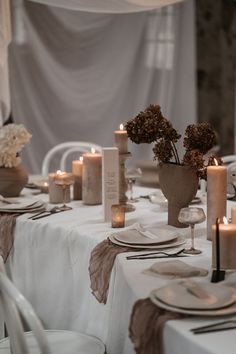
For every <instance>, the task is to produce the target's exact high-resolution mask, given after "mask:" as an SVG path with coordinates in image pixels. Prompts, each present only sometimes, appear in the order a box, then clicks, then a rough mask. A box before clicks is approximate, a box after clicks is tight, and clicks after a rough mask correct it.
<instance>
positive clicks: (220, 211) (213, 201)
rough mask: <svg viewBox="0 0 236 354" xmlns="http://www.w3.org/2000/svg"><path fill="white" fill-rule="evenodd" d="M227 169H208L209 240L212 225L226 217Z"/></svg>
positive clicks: (220, 167)
mask: <svg viewBox="0 0 236 354" xmlns="http://www.w3.org/2000/svg"><path fill="white" fill-rule="evenodd" d="M216 163H217V161H216ZM226 186H227V168H226V167H225V166H217V165H216V166H208V167H207V239H208V240H212V225H213V224H215V222H216V218H219V219H220V220H221V221H222V220H223V216H224V215H226V193H227V190H226Z"/></svg>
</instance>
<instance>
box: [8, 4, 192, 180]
mask: <svg viewBox="0 0 236 354" xmlns="http://www.w3.org/2000/svg"><path fill="white" fill-rule="evenodd" d="M21 1H22V6H21V9H20V11H19V0H17V1H16V0H15V1H14V2H13V5H14V6H13V30H14V39H13V42H12V43H11V46H10V52H9V57H10V84H11V102H12V111H13V117H14V120H15V121H16V122H17V123H24V124H25V126H26V127H27V128H28V130H29V131H30V132H31V133H32V134H33V138H32V139H31V142H30V143H29V144H28V145H27V146H26V147H25V149H24V150H23V153H22V156H23V162H24V165H25V166H26V167H27V168H28V170H29V172H30V173H39V172H40V168H41V162H42V158H43V156H44V155H45V153H46V152H47V151H48V149H49V148H51V147H52V146H54V145H55V144H57V143H60V142H63V141H69V140H87V141H92V142H94V143H97V144H100V145H102V146H112V145H113V141H114V139H113V131H114V130H115V129H117V128H118V126H119V124H120V123H122V122H126V121H127V120H128V119H130V118H132V117H133V116H134V115H136V114H137V113H138V112H139V111H140V110H143V109H144V108H145V107H146V106H147V105H149V104H150V103H155V104H157V103H158V104H160V105H161V107H162V111H163V114H164V115H165V116H166V117H167V118H169V119H170V120H172V122H173V124H174V126H175V127H176V128H177V129H178V130H179V131H180V132H183V131H184V129H185V127H186V125H187V124H189V123H191V122H194V121H195V120H196V102H195V43H194V3H193V0H188V1H185V2H181V3H179V4H176V5H173V6H167V7H163V8H161V9H159V10H152V11H143V12H139V13H129V14H128V13H127V14H102V13H89V12H83V11H73V10H70V9H63V8H60V7H55V6H47V5H44V4H39V3H35V2H31V1H27V0H25V1H24V0H21ZM51 1H52V0H51ZM71 2H72V1H71ZM88 3H89V2H88ZM90 3H92V2H91V1H90ZM130 151H131V152H132V154H133V159H132V160H133V161H135V160H136V159H144V158H145V159H146V158H148V159H150V160H152V151H151V146H150V145H148V146H144V145H142V146H137V145H134V144H132V143H130Z"/></svg>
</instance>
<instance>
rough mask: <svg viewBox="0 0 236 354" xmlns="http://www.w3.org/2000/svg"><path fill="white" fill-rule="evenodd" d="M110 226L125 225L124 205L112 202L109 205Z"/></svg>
mask: <svg viewBox="0 0 236 354" xmlns="http://www.w3.org/2000/svg"><path fill="white" fill-rule="evenodd" d="M111 217H112V222H111V226H112V227H114V228H115V227H116V228H118V227H124V226H125V207H124V205H121V204H114V205H112V206H111Z"/></svg>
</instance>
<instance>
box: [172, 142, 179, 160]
mask: <svg viewBox="0 0 236 354" xmlns="http://www.w3.org/2000/svg"><path fill="white" fill-rule="evenodd" d="M171 146H172V151H173V154H174V158H175V162H176V163H177V164H180V160H179V155H178V152H177V149H176V146H175V144H174V143H173V141H171Z"/></svg>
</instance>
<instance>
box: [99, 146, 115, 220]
mask: <svg viewBox="0 0 236 354" xmlns="http://www.w3.org/2000/svg"><path fill="white" fill-rule="evenodd" d="M118 203H119V153H118V149H117V148H116V147H108V148H103V149H102V204H103V210H104V221H111V206H112V205H113V204H118Z"/></svg>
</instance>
